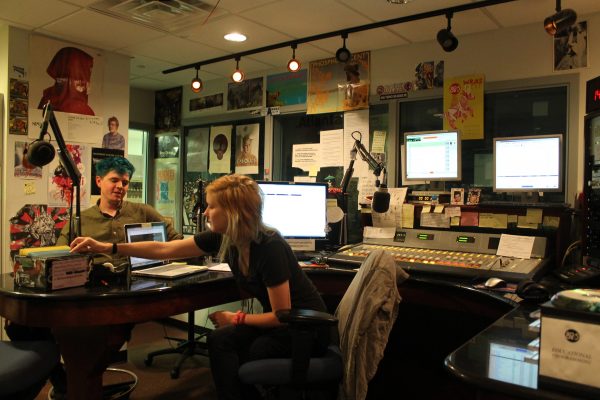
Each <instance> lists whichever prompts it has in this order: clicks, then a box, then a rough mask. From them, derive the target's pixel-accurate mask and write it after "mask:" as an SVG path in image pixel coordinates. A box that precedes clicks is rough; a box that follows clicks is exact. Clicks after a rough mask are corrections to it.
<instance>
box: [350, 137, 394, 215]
mask: <svg viewBox="0 0 600 400" xmlns="http://www.w3.org/2000/svg"><path fill="white" fill-rule="evenodd" d="M355 133H358V138H356V137H355V136H354V134H355ZM352 138H353V139H354V148H355V149H356V151H357V152H358V154H359V155H360V158H362V159H363V160H364V161H365V162H366V163H367V164H368V165H369V168H371V169H372V170H373V174H374V175H375V176H376V177H379V174H381V173H382V172H383V179H382V183H381V184H379V180H377V182H376V185H377V186H378V189H377V191H376V192H375V193H374V194H373V201H372V202H371V209H372V210H373V211H375V212H377V213H384V212H386V211H387V210H388V209H389V208H390V193H389V192H388V188H387V171H386V169H385V165H384V164H383V163H382V162H379V161H377V160H376V159H375V158H373V156H372V155H371V153H369V152H368V151H367V149H366V147H365V146H364V145H363V144H362V141H361V139H362V134H361V133H360V132H359V131H354V132H352Z"/></svg>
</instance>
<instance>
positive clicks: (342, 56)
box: [335, 32, 352, 63]
mask: <svg viewBox="0 0 600 400" xmlns="http://www.w3.org/2000/svg"><path fill="white" fill-rule="evenodd" d="M342 39H343V40H344V44H343V45H342V47H340V48H339V49H337V51H336V52H335V59H336V60H338V62H341V63H347V62H348V61H350V57H352V53H350V50H348V49H347V48H346V39H348V34H347V33H345V32H344V33H342Z"/></svg>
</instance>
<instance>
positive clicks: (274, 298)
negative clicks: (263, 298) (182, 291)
mask: <svg viewBox="0 0 600 400" xmlns="http://www.w3.org/2000/svg"><path fill="white" fill-rule="evenodd" d="M267 293H268V294H269V302H270V303H271V309H272V310H273V311H271V312H268V313H263V314H248V315H246V317H245V318H244V324H245V325H252V326H258V327H262V328H272V327H276V326H279V325H282V324H281V323H280V322H279V320H278V319H277V316H276V315H275V312H276V311H277V310H286V309H290V308H292V300H291V296H290V282H289V281H285V282H283V283H281V284H279V285H276V286H271V287H267ZM236 314H237V313H233V312H230V311H217V312H215V313H212V314H211V315H210V316H209V317H210V320H211V321H212V322H213V324H214V325H215V326H216V327H217V328H218V327H220V326H226V325H233V324H234V323H235V320H236Z"/></svg>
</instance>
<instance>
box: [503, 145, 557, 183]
mask: <svg viewBox="0 0 600 400" xmlns="http://www.w3.org/2000/svg"><path fill="white" fill-rule="evenodd" d="M562 139H563V136H562V135H560V134H556V135H535V136H519V137H498V138H494V191H495V192H560V191H562V181H563V173H562V172H563V171H562V154H563V151H562V146H563V145H562Z"/></svg>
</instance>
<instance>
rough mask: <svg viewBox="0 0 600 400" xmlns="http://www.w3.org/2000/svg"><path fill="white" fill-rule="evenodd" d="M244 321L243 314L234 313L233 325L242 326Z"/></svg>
mask: <svg viewBox="0 0 600 400" xmlns="http://www.w3.org/2000/svg"><path fill="white" fill-rule="evenodd" d="M245 321H246V313H245V312H242V311H238V312H236V313H235V317H234V319H233V324H234V325H244V322H245Z"/></svg>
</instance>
